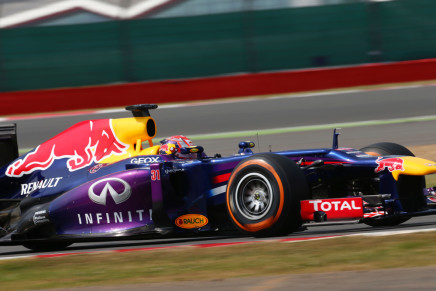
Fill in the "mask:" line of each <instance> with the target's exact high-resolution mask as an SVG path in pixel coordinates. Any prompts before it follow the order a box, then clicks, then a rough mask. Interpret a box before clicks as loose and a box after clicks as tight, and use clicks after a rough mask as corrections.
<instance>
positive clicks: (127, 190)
mask: <svg viewBox="0 0 436 291" xmlns="http://www.w3.org/2000/svg"><path fill="white" fill-rule="evenodd" d="M96 189H101V190H99V191H97V190H96ZM96 192H97V193H96ZM131 194H132V188H131V187H130V185H129V184H128V183H127V182H126V181H124V180H123V179H119V178H106V179H102V180H99V181H97V182H95V183H94V184H92V185H91V187H89V190H88V196H89V198H90V199H91V200H92V201H93V202H95V203H97V204H101V205H105V206H106V203H107V199H108V196H111V197H112V199H113V201H114V202H115V204H120V203H123V202H124V201H126V200H127V199H129V197H130V195H131Z"/></svg>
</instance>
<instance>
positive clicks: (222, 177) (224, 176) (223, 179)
mask: <svg viewBox="0 0 436 291" xmlns="http://www.w3.org/2000/svg"><path fill="white" fill-rule="evenodd" d="M230 175H231V173H226V174H222V175H218V176H215V177H213V183H214V184H218V183H222V182H227V181H228V180H229V179H230Z"/></svg>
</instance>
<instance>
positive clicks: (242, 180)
mask: <svg viewBox="0 0 436 291" xmlns="http://www.w3.org/2000/svg"><path fill="white" fill-rule="evenodd" d="M308 196H309V189H308V186H307V183H306V179H305V176H304V174H303V172H302V171H301V170H300V168H299V166H298V165H297V164H296V163H295V162H294V161H292V160H290V159H289V158H287V157H284V156H280V155H276V154H258V155H253V156H251V157H249V158H247V159H245V160H243V161H241V162H240V163H239V164H238V165H237V166H236V167H235V169H234V170H233V172H232V175H231V177H230V180H229V183H228V186H227V209H228V212H229V216H230V218H231V220H232V222H233V224H234V225H235V226H236V227H237V228H238V229H239V230H240V231H242V232H244V233H246V234H250V235H253V236H276V235H285V234H288V233H290V232H292V231H295V230H297V229H298V228H299V227H300V226H301V223H302V221H301V217H300V201H301V200H302V199H308Z"/></svg>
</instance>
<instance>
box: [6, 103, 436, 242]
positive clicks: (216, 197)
mask: <svg viewBox="0 0 436 291" xmlns="http://www.w3.org/2000/svg"><path fill="white" fill-rule="evenodd" d="M156 108H157V106H156V105H135V106H129V107H126V109H127V110H130V111H132V112H133V117H131V118H121V119H100V120H90V121H84V122H80V123H78V124H76V125H74V126H72V127H71V128H69V129H67V130H65V131H63V132H61V133H60V134H58V135H56V136H55V137H53V138H52V139H50V140H48V141H46V142H44V143H42V144H41V145H39V146H38V147H37V148H35V149H34V150H32V151H30V152H29V153H27V154H25V155H22V156H21V157H18V147H17V142H16V133H15V125H9V126H3V127H1V128H0V150H1V152H0V154H1V158H0V166H1V168H0V245H11V244H22V245H24V246H25V247H27V248H30V249H33V250H49V249H62V248H65V247H67V246H68V245H70V244H72V243H74V242H79V241H98V240H110V239H132V238H143V237H147V236H149V235H166V234H179V233H200V232H211V231H218V230H219V229H222V228H225V227H227V224H226V222H228V223H229V225H231V226H232V227H234V228H236V229H238V230H240V231H242V232H244V233H245V234H249V235H252V236H277V235H286V234H288V233H291V232H293V231H296V230H298V229H302V228H301V226H302V225H303V224H305V225H311V224H328V223H331V222H338V221H341V222H353V223H355V222H363V223H366V224H368V225H371V226H392V225H397V224H400V223H402V222H404V221H406V220H408V219H409V218H410V217H413V216H420V215H428V214H436V206H435V205H436V196H435V195H434V194H435V193H434V189H433V188H425V187H426V186H425V179H424V176H425V175H428V174H433V173H436V163H435V162H432V161H429V160H425V159H421V158H417V157H414V156H413V154H412V153H411V152H410V151H409V150H408V149H406V148H405V147H403V146H401V145H398V144H393V143H386V142H383V143H377V144H373V145H370V146H367V147H364V148H362V149H360V150H356V149H351V148H340V147H338V135H339V133H338V132H336V130H335V131H334V134H333V146H332V148H323V149H306V150H288V151H281V152H273V153H271V152H270V153H260V154H254V153H253V152H252V148H253V147H254V143H253V142H249V141H247V142H241V143H239V150H238V153H235V155H233V156H228V157H221V156H219V155H215V156H214V157H209V156H207V155H206V154H205V152H204V150H203V148H202V147H201V146H196V145H194V144H193V143H192V142H191V141H190V140H189V139H188V138H186V137H184V136H173V137H170V138H167V139H165V140H163V141H162V142H161V144H159V145H154V144H153V142H152V138H154V137H155V135H156V124H155V121H154V119H153V118H152V117H150V115H149V110H150V109H156ZM143 145H146V147H143Z"/></svg>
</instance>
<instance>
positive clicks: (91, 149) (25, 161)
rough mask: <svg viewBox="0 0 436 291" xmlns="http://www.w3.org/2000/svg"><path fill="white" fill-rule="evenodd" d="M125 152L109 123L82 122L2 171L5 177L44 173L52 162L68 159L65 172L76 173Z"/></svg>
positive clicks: (110, 122)
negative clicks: (42, 171) (4, 172)
mask: <svg viewBox="0 0 436 291" xmlns="http://www.w3.org/2000/svg"><path fill="white" fill-rule="evenodd" d="M128 148H129V145H127V144H125V143H123V142H121V141H120V140H119V139H118V138H117V136H116V135H115V132H114V130H113V127H112V120H111V119H101V120H91V121H84V122H80V123H78V124H76V125H74V126H72V127H70V128H69V129H67V130H65V131H64V132H62V133H60V134H58V135H57V136H55V137H53V138H52V139H50V140H48V141H46V142H45V143H43V144H41V145H39V146H38V147H37V148H36V149H35V150H34V151H33V152H30V153H28V154H27V155H26V156H25V157H24V158H22V159H18V160H16V161H15V162H14V163H13V164H11V165H10V166H9V167H8V168H7V169H6V175H7V176H9V177H22V176H23V175H25V174H30V173H32V172H34V171H36V170H46V169H48V168H49V167H50V166H51V165H52V164H53V162H54V161H55V160H59V159H64V158H68V160H67V161H66V165H67V167H68V169H69V170H70V171H76V170H79V169H82V168H84V167H87V166H89V165H91V164H92V163H93V162H99V161H101V160H103V159H104V158H107V157H110V156H112V155H122V154H124V153H126V150H127V149H128Z"/></svg>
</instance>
